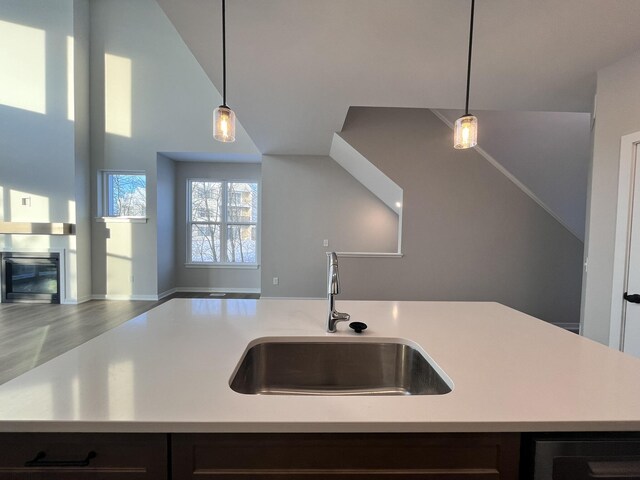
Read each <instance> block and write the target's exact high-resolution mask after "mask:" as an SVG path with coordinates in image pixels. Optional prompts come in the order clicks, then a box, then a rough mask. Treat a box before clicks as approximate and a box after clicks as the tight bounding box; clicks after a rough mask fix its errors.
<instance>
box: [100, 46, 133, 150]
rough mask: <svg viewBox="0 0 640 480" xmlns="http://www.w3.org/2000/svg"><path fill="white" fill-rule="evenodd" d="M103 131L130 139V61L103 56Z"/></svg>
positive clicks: (124, 58) (106, 54)
mask: <svg viewBox="0 0 640 480" xmlns="http://www.w3.org/2000/svg"><path fill="white" fill-rule="evenodd" d="M104 110H105V131H106V132H107V133H112V134H114V135H120V136H123V137H129V138H130V137H131V59H130V58H126V57H119V56H117V55H111V54H109V53H105V55H104Z"/></svg>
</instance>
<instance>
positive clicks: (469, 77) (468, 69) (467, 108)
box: [222, 0, 476, 115]
mask: <svg viewBox="0 0 640 480" xmlns="http://www.w3.org/2000/svg"><path fill="white" fill-rule="evenodd" d="M222 3H223V5H224V0H222ZM475 3H476V0H471V25H470V26H469V59H468V62H467V99H466V102H465V105H464V114H465V115H469V86H470V85H471V52H472V50H473V12H474V10H475Z"/></svg>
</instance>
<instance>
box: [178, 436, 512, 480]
mask: <svg viewBox="0 0 640 480" xmlns="http://www.w3.org/2000/svg"><path fill="white" fill-rule="evenodd" d="M519 445H520V435H519V434H517V433H516V434H493V433H488V434H382V433H372V434H365V433H358V434H325V433H320V434H175V435H172V473H173V476H172V479H173V480H187V479H194V478H198V479H202V480H204V479H225V480H236V479H261V478H264V479H267V478H268V479H271V480H279V479H285V478H286V479H287V480H295V479H305V480H316V479H317V480H320V479H323V478H327V477H331V479H333V480H342V479H350V480H359V479H365V478H388V477H393V478H394V479H396V478H397V479H431V480H435V479H444V478H446V479H447V480H458V479H466V480H471V479H473V480H489V479H491V480H497V479H504V480H516V479H517V478H518V461H519V449H520V447H519Z"/></svg>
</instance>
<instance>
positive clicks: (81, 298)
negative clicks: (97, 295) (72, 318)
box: [76, 295, 93, 304]
mask: <svg viewBox="0 0 640 480" xmlns="http://www.w3.org/2000/svg"><path fill="white" fill-rule="evenodd" d="M92 299H93V295H85V296H84V297H80V298H79V299H78V300H77V301H76V303H77V304H80V303H85V302H88V301H90V300H92Z"/></svg>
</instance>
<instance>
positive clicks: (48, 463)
mask: <svg viewBox="0 0 640 480" xmlns="http://www.w3.org/2000/svg"><path fill="white" fill-rule="evenodd" d="M46 456H47V454H46V453H45V452H42V451H41V452H38V453H37V454H36V456H35V457H34V458H33V460H29V461H27V462H24V466H25V467H88V466H89V462H91V460H92V459H94V458H96V457H97V456H98V454H97V453H96V452H94V451H93V450H92V451H90V452H89V453H87V456H86V458H84V459H82V460H45V458H46Z"/></svg>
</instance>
